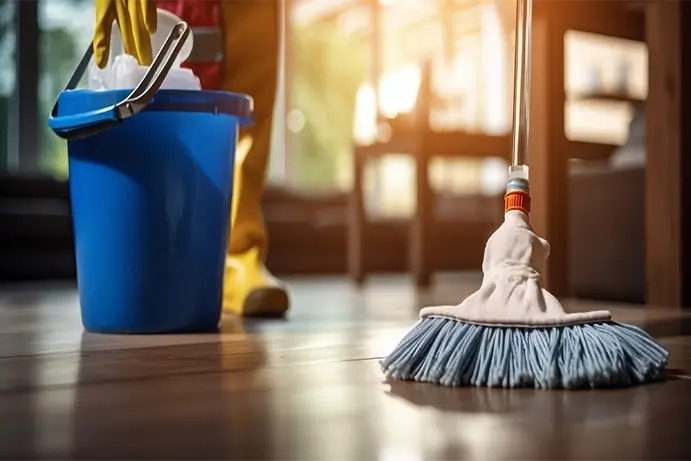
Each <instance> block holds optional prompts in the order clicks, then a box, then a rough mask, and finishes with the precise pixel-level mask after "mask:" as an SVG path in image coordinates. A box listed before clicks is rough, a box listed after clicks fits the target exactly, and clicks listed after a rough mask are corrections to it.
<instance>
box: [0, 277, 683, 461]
mask: <svg viewBox="0 0 691 461" xmlns="http://www.w3.org/2000/svg"><path fill="white" fill-rule="evenodd" d="M478 280H479V279H478V278H477V277H475V276H469V275H466V276H445V277H442V278H441V279H440V280H439V281H438V283H437V284H436V286H435V287H434V288H433V289H432V290H431V291H430V292H429V293H427V294H421V293H416V292H415V290H414V289H413V288H412V284H410V283H409V282H408V281H407V280H406V279H404V278H397V277H392V278H381V279H376V278H375V279H374V281H373V282H372V283H371V284H370V286H369V287H368V288H366V289H365V290H363V291H362V292H358V291H356V290H355V289H353V288H352V287H351V286H350V285H349V283H348V282H347V281H345V280H344V279H340V278H333V279H299V280H290V281H289V282H290V286H291V291H292V297H293V302H294V309H293V311H292V312H291V314H290V317H289V319H288V320H286V321H263V322H262V321H254V322H245V323H243V322H240V321H238V320H236V319H233V318H227V319H225V323H224V328H223V333H222V334H220V335H195V336H157V337H151V336H148V337H143V336H129V337H122V336H102V335H91V334H85V333H83V332H82V329H81V325H80V321H79V311H78V303H77V297H76V292H75V290H74V288H73V287H70V286H59V285H53V286H45V285H42V286H35V285H31V286H24V287H15V288H4V289H2V291H0V325H1V327H0V328H1V330H0V331H1V333H0V367H1V368H0V371H1V372H0V459H152V460H153V459H168V460H175V459H190V460H202V459H238V460H254V459H257V460H260V459H262V460H263V459H265V460H271V459H276V460H380V461H417V460H425V459H428V460H462V459H468V460H480V459H507V460H516V459H526V460H536V459H550V460H552V459H574V460H583V459H627V460H630V459H656V460H657V459H691V380H690V379H691V366H690V362H689V357H690V352H689V348H690V346H691V341H689V340H688V339H687V337H686V335H687V333H688V329H689V326H691V323H690V321H689V319H688V318H687V317H686V316H682V315H680V313H679V312H678V311H676V310H673V309H662V308H648V309H645V308H643V307H640V306H639V307H635V306H623V305H605V306H604V307H605V308H609V309H610V310H612V312H613V314H614V315H615V317H616V319H617V320H623V321H627V322H631V323H635V324H638V325H642V326H644V327H645V328H647V329H648V330H649V331H650V332H651V333H652V334H654V335H655V336H656V337H658V338H660V339H661V340H662V341H663V342H664V343H665V344H666V345H667V346H668V347H669V348H670V350H671V352H672V363H671V368H672V369H673V374H674V377H673V378H672V379H670V380H668V381H667V382H665V383H661V384H655V385H650V386H643V387H638V388H634V389H630V390H623V391H587V392H552V391H531V390H527V391H507V390H488V389H445V388H440V387H435V386H431V385H423V384H412V383H387V382H385V381H384V380H383V378H382V375H381V373H380V370H379V367H378V365H377V359H379V358H381V357H383V356H384V355H385V354H386V353H387V352H388V351H389V350H390V349H391V348H392V347H393V346H394V345H395V344H396V342H397V341H398V339H400V337H401V335H403V334H404V333H405V332H406V331H407V330H408V328H409V327H410V326H411V325H412V323H413V322H414V320H415V318H416V315H417V311H418V309H419V308H420V307H422V306H424V305H426V304H430V303H456V302H458V301H460V299H462V297H464V296H465V295H467V294H468V293H469V292H470V290H471V289H472V288H473V287H474V286H475V283H476V282H477V281H478ZM566 304H567V306H568V309H570V310H581V309H594V308H598V309H599V308H602V307H603V305H602V304H597V303H585V302H568V303H566ZM687 371H688V373H689V376H686V372H687Z"/></svg>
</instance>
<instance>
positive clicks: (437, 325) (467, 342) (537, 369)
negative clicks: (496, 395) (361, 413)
mask: <svg viewBox="0 0 691 461" xmlns="http://www.w3.org/2000/svg"><path fill="white" fill-rule="evenodd" d="M668 357H669V352H668V351H667V350H666V349H665V348H664V347H662V346H660V345H659V344H657V343H656V342H655V341H654V340H653V339H652V338H651V337H650V336H649V335H648V334H647V333H646V332H645V331H643V330H642V329H640V328H638V327H635V326H632V325H626V324H622V323H617V322H611V321H610V322H602V323H590V324H581V325H569V326H563V327H550V328H518V327H501V326H497V327H490V326H483V325H476V324H470V323H464V322H461V321H459V320H456V319H451V318H445V317H434V316H429V317H425V318H423V319H421V320H420V321H419V322H418V323H417V324H416V325H415V326H414V327H413V329H411V330H410V332H408V334H407V335H406V336H405V337H404V338H403V339H402V340H401V342H400V343H399V344H398V346H397V347H396V348H395V349H394V351H393V352H392V353H391V354H390V355H389V356H388V357H386V358H385V359H383V360H382V361H381V362H380V364H381V366H382V370H383V371H384V374H385V375H386V376H387V377H389V378H393V379H398V380H413V381H420V382H428V383H433V384H441V385H444V386H477V387H504V388H516V387H529V388H539V389H548V388H562V389H583V388H616V387H628V386H633V385H637V384H642V383H645V382H651V381H656V380H660V379H661V378H663V377H664V372H665V367H666V365H667V360H668Z"/></svg>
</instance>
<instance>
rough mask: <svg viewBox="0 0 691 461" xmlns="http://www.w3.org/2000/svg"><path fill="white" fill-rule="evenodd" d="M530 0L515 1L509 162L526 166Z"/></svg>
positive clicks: (531, 3)
mask: <svg viewBox="0 0 691 461" xmlns="http://www.w3.org/2000/svg"><path fill="white" fill-rule="evenodd" d="M532 17H533V0H517V2H516V49H515V52H514V60H515V61H514V78H513V84H514V87H513V148H512V156H511V165H512V166H519V165H528V132H529V126H530V112H529V108H528V105H529V104H530V49H531V37H532Z"/></svg>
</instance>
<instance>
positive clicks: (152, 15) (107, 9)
mask: <svg viewBox="0 0 691 461" xmlns="http://www.w3.org/2000/svg"><path fill="white" fill-rule="evenodd" d="M113 21H117V23H118V28H119V29H120V35H121V36H122V44H123V46H124V47H125V52H126V53H127V54H130V55H132V56H134V57H135V58H136V59H137V61H138V62H139V64H140V65H142V66H150V65H151V61H152V60H153V57H152V52H151V34H153V33H155V32H156V26H157V16H156V2H155V1H154V0H96V30H95V31H94V60H95V61H96V65H97V66H98V67H100V68H101V69H103V68H104V67H106V65H107V64H108V57H109V55H110V33H111V29H112V27H113Z"/></svg>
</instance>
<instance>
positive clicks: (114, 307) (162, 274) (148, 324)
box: [49, 65, 252, 333]
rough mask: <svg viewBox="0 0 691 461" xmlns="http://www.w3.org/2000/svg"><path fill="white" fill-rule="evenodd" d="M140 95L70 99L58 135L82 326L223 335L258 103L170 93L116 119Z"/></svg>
mask: <svg viewBox="0 0 691 461" xmlns="http://www.w3.org/2000/svg"><path fill="white" fill-rule="evenodd" d="M152 67H154V66H153V65H152ZM159 83H160V82H159ZM159 86H160V85H159ZM132 93H133V92H130V91H127V90H124V91H123V90H107V91H91V90H71V91H65V92H63V93H62V94H61V95H60V96H59V98H58V102H57V104H56V108H55V110H54V112H53V115H52V116H51V120H50V123H49V124H50V126H51V127H52V128H53V129H54V131H56V133H58V135H61V136H62V137H65V138H67V139H68V140H69V141H68V155H69V171H70V193H71V202H72V219H73V223H74V239H75V247H76V262H77V282H78V286H79V299H80V303H81V314H82V322H83V324H84V327H85V329H87V330H89V331H93V332H102V333H174V332H203V331H215V330H217V329H218V327H219V325H220V319H221V312H222V307H221V305H222V296H223V273H224V266H225V255H226V249H227V242H228V237H229V222H230V209H231V203H232V200H231V198H232V190H233V168H234V159H235V149H236V146H237V140H238V131H239V127H240V126H241V125H243V124H245V123H247V122H248V121H249V119H250V117H251V114H252V99H251V98H250V97H249V96H246V95H240V94H233V93H226V92H219V91H183V90H161V91H155V92H154V93H153V97H152V99H150V100H148V101H147V102H146V104H145V105H144V106H142V108H141V111H140V112H139V113H137V115H136V116H135V117H132V118H126V119H119V118H118V117H117V114H115V115H113V113H114V112H113V111H112V108H117V107H119V105H120V104H121V103H122V102H123V101H124V100H126V99H127V98H128V94H129V95H130V96H131V94H132ZM104 108H106V109H104ZM104 113H105V114H110V115H107V116H103V115H102V114H104ZM98 114H101V115H98ZM108 120H110V122H108Z"/></svg>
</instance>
